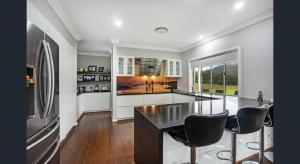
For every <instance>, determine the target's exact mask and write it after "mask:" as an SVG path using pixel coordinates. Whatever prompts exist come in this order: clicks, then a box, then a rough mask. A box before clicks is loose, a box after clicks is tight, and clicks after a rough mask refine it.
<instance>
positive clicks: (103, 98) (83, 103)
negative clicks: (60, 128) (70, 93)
mask: <svg viewBox="0 0 300 164" xmlns="http://www.w3.org/2000/svg"><path fill="white" fill-rule="evenodd" d="M110 97H111V93H110V92H99V93H82V94H80V95H78V96H77V99H78V100H77V101H78V105H77V106H78V112H79V114H81V113H82V112H86V111H107V110H111V101H110V100H111V98H110Z"/></svg>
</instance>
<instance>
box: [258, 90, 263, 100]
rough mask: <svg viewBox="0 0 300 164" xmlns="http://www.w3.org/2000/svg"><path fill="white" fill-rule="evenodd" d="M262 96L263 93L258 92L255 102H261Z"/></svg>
mask: <svg viewBox="0 0 300 164" xmlns="http://www.w3.org/2000/svg"><path fill="white" fill-rule="evenodd" d="M263 97H264V96H263V93H262V91H258V97H257V101H263V100H264V98H263Z"/></svg>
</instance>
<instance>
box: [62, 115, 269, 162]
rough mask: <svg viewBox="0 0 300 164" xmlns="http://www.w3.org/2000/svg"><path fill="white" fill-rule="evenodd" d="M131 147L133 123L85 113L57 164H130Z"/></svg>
mask: <svg viewBox="0 0 300 164" xmlns="http://www.w3.org/2000/svg"><path fill="white" fill-rule="evenodd" d="M133 147H134V145H133V121H132V120H131V121H121V122H118V123H112V122H111V117H110V113H88V114H84V116H83V117H82V118H81V120H80V123H79V124H78V127H77V128H75V129H74V131H73V133H72V134H71V136H70V137H69V138H68V140H67V141H66V142H65V144H64V145H63V146H62V149H61V152H60V164H133V153H134V151H133ZM257 157H258V156H257V155H255V156H252V157H250V158H249V159H257ZM264 164H271V163H270V162H268V161H267V160H264Z"/></svg>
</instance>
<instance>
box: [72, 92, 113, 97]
mask: <svg viewBox="0 0 300 164" xmlns="http://www.w3.org/2000/svg"><path fill="white" fill-rule="evenodd" d="M107 92H111V91H97V92H96V91H91V92H80V93H77V96H79V95H81V94H84V93H107Z"/></svg>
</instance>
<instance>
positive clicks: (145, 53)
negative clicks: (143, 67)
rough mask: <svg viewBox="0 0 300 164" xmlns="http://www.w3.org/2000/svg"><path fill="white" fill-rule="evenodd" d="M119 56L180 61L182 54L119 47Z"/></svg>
mask: <svg viewBox="0 0 300 164" xmlns="http://www.w3.org/2000/svg"><path fill="white" fill-rule="evenodd" d="M117 55H118V56H119V55H122V56H134V57H147V58H160V59H180V54H179V53H176V52H167V51H157V50H145V49H136V48H125V47H118V48H117Z"/></svg>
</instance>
